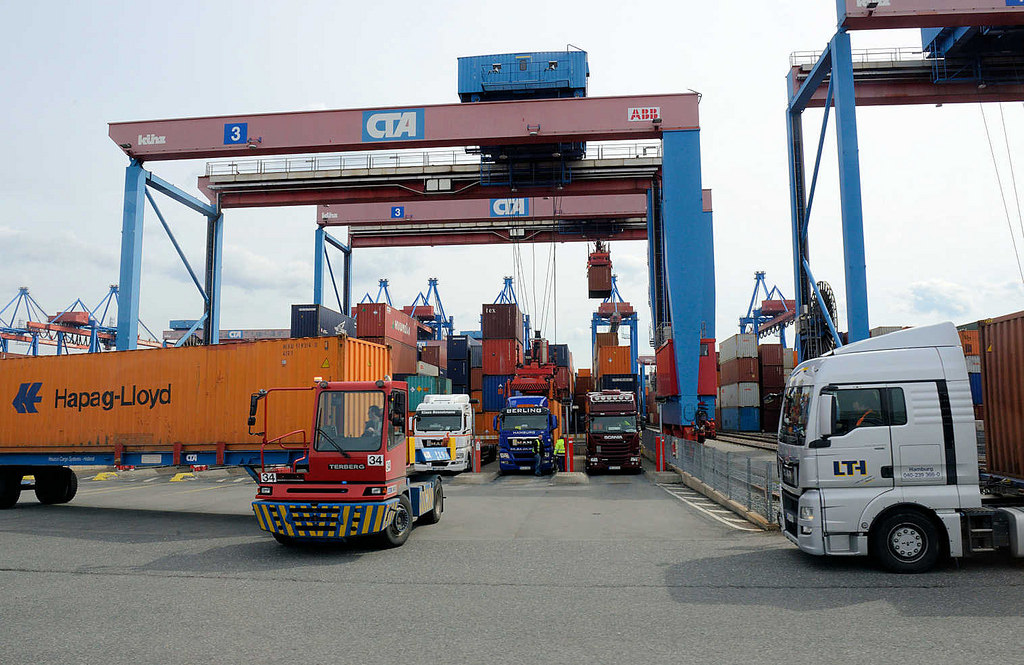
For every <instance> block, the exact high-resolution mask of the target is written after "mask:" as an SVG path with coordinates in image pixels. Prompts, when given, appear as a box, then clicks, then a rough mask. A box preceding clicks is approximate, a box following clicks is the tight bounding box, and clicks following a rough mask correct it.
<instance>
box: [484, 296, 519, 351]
mask: <svg viewBox="0 0 1024 665" xmlns="http://www.w3.org/2000/svg"><path fill="white" fill-rule="evenodd" d="M480 330H481V332H482V333H483V337H484V339H485V340H487V339H517V340H519V341H520V342H522V341H523V313H522V312H520V311H519V306H518V305H484V306H483V310H482V312H481V316H480Z"/></svg>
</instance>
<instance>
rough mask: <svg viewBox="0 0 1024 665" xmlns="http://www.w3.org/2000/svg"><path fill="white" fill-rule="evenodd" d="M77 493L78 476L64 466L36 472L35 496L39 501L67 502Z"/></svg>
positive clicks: (47, 502) (46, 502)
mask: <svg viewBox="0 0 1024 665" xmlns="http://www.w3.org/2000/svg"><path fill="white" fill-rule="evenodd" d="M77 493H78V476H76V475H75V472H74V471H72V470H71V469H68V468H66V467H62V468H60V469H47V470H45V471H40V472H38V473H36V498H37V499H38V500H39V503H44V504H47V505H53V504H58V503H67V502H69V501H71V499H74V498H75V494H77Z"/></svg>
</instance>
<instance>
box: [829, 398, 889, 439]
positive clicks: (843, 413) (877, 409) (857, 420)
mask: <svg viewBox="0 0 1024 665" xmlns="http://www.w3.org/2000/svg"><path fill="white" fill-rule="evenodd" d="M882 393H883V391H882V389H880V388H855V389H850V390H845V389H844V390H839V391H837V392H836V406H835V412H834V413H835V428H834V431H835V433H836V434H837V435H843V434H846V433H847V432H852V431H853V430H855V429H857V428H858V427H880V426H883V425H885V424H886V421H885V413H883V411H882Z"/></svg>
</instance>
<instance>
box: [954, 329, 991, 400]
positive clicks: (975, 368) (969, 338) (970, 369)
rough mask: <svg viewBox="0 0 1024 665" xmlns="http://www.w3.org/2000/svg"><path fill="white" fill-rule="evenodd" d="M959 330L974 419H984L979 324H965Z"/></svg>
mask: <svg viewBox="0 0 1024 665" xmlns="http://www.w3.org/2000/svg"><path fill="white" fill-rule="evenodd" d="M972 328H973V329H972ZM959 332H960V346H962V347H963V349H964V359H965V360H966V361H967V378H968V379H969V380H970V382H971V401H972V402H973V403H974V419H975V420H984V419H985V406H984V401H983V400H982V391H981V340H980V337H979V334H978V324H976V323H975V324H972V325H971V326H965V329H963V330H960V331H959Z"/></svg>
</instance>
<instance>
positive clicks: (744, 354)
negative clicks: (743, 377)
mask: <svg viewBox="0 0 1024 665" xmlns="http://www.w3.org/2000/svg"><path fill="white" fill-rule="evenodd" d="M718 353H719V356H718V362H719V363H724V362H727V361H729V360H735V359H736V358H756V357H757V337H756V336H755V335H754V333H740V334H738V335H733V336H732V337H727V338H726V339H723V340H722V345H721V346H720V347H719V348H718ZM755 406H756V405H755Z"/></svg>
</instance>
